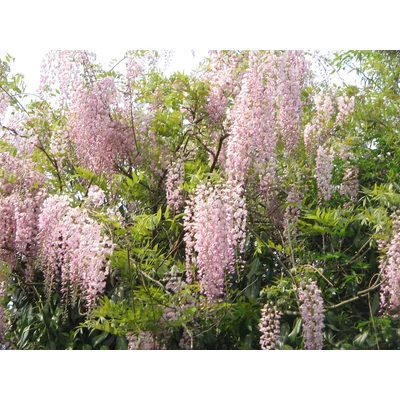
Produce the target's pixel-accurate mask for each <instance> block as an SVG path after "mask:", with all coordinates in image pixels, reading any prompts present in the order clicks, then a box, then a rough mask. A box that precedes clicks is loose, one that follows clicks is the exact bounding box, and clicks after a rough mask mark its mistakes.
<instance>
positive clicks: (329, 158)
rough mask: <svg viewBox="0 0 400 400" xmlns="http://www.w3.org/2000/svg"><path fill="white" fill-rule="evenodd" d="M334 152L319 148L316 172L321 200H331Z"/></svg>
mask: <svg viewBox="0 0 400 400" xmlns="http://www.w3.org/2000/svg"><path fill="white" fill-rule="evenodd" d="M332 170H333V152H332V151H330V152H327V150H326V149H325V148H323V147H322V146H320V147H318V151H317V159H316V167H315V172H316V175H317V184H318V194H319V198H320V200H322V199H324V200H329V199H330V198H331V192H332V184H331V180H332Z"/></svg>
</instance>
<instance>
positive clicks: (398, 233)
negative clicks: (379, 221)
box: [379, 212, 400, 315]
mask: <svg viewBox="0 0 400 400" xmlns="http://www.w3.org/2000/svg"><path fill="white" fill-rule="evenodd" d="M392 218H393V234H392V238H391V240H390V243H385V242H383V243H381V244H380V250H381V251H383V250H384V248H385V247H387V251H386V252H385V253H384V254H383V255H382V256H381V259H380V262H379V269H380V273H381V275H382V278H383V283H382V285H381V294H380V305H381V309H382V310H386V311H388V312H390V313H391V314H393V315H399V311H400V213H399V212H396V213H394V214H393V215H392Z"/></svg>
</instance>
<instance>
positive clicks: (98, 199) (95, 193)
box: [87, 185, 106, 207]
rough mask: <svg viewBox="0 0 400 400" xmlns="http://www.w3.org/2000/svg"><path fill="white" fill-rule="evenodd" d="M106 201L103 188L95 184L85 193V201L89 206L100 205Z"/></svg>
mask: <svg viewBox="0 0 400 400" xmlns="http://www.w3.org/2000/svg"><path fill="white" fill-rule="evenodd" d="M105 201H106V194H105V193H104V191H103V189H102V188H100V187H98V186H96V185H91V186H90V188H89V190H88V193H87V203H88V205H89V206H94V207H101V206H102V205H104V203H105Z"/></svg>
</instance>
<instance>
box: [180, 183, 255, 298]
mask: <svg viewBox="0 0 400 400" xmlns="http://www.w3.org/2000/svg"><path fill="white" fill-rule="evenodd" d="M246 215H247V213H246V208H245V204H244V200H243V198H242V195H241V192H240V191H238V190H236V191H235V190H233V189H230V188H228V187H225V186H222V185H216V186H212V185H211V184H209V183H208V184H200V185H199V186H198V187H197V189H196V193H195V195H194V196H192V198H191V199H189V201H188V203H187V206H186V209H185V217H184V221H185V224H184V226H185V242H186V265H187V277H188V281H189V282H190V281H191V280H192V279H193V278H194V277H193V271H192V268H193V266H194V267H195V268H196V269H197V276H198V279H199V282H200V288H201V292H202V293H203V294H205V295H206V297H207V299H208V301H215V300H216V299H218V298H220V297H221V296H222V295H223V293H224V291H225V284H226V281H225V278H226V273H228V274H230V275H231V274H233V273H234V265H235V261H236V250H238V251H239V252H243V250H244V240H245V224H246Z"/></svg>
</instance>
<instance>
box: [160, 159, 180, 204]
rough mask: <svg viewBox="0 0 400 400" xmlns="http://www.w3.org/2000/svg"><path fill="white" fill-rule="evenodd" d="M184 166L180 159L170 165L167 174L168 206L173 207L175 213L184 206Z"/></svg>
mask: <svg viewBox="0 0 400 400" xmlns="http://www.w3.org/2000/svg"><path fill="white" fill-rule="evenodd" d="M184 174H185V172H184V165H183V160H182V159H178V160H177V161H173V162H172V163H171V164H170V167H169V168H168V172H167V179H166V182H165V189H166V196H167V204H168V205H169V206H170V207H171V210H172V211H173V212H179V209H180V208H181V207H182V206H183V198H182V188H181V187H180V185H181V184H183V182H184V176H185V175H184Z"/></svg>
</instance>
